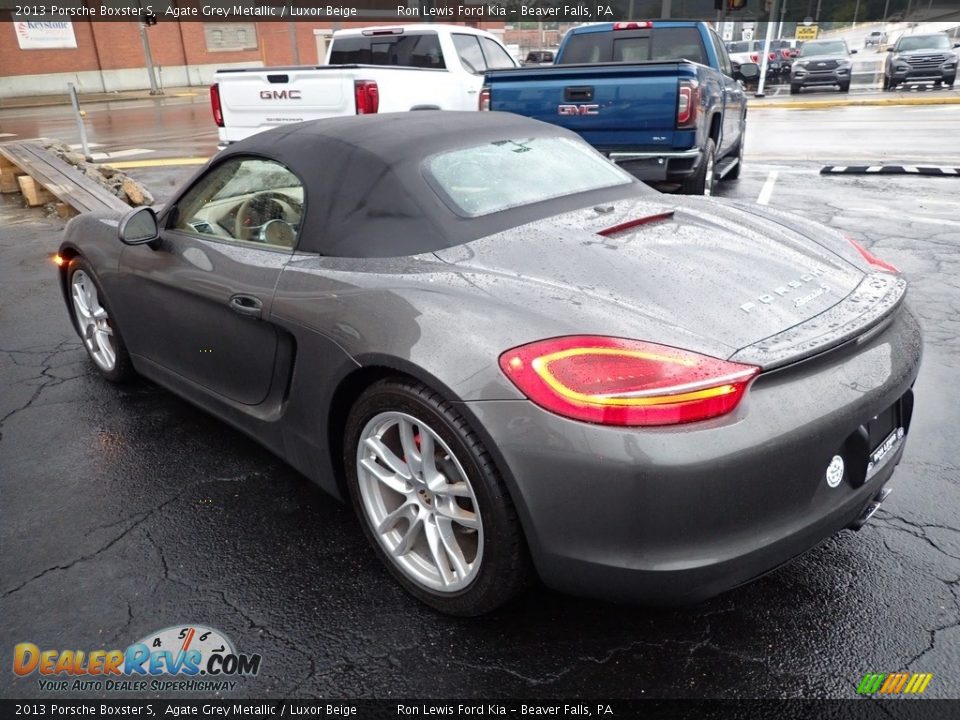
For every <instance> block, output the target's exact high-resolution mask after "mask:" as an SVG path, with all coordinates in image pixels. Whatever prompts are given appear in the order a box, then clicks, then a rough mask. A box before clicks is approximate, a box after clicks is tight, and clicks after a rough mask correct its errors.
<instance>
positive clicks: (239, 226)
mask: <svg viewBox="0 0 960 720" xmlns="http://www.w3.org/2000/svg"><path fill="white" fill-rule="evenodd" d="M177 206H178V212H177V218H176V224H175V225H174V229H175V230H179V231H181V232H185V233H189V234H190V235H196V236H198V237H205V238H210V239H216V240H225V241H232V242H236V243H255V244H258V245H266V246H270V247H275V248H284V249H292V248H293V247H294V246H295V245H296V244H297V235H298V233H299V231H300V222H301V220H302V218H303V185H302V184H301V183H300V180H298V179H297V176H296V175H294V174H293V173H292V172H290V170H289V169H287V168H286V167H285V166H283V165H281V164H280V163H278V162H274V161H273V160H265V159H263V158H256V157H246V158H245V157H237V158H231V159H229V160H227V161H225V162H223V163H221V164H220V165H218V166H217V167H215V168H214V169H213V170H211V171H210V172H209V173H207V174H206V175H204V176H203V177H202V178H200V180H198V181H197V183H196V184H195V185H194V186H193V187H192V188H190V189H189V190H188V191H187V192H186V193H185V194H184V196H183V197H182V198H181V199H180V201H179V202H178V203H177Z"/></svg>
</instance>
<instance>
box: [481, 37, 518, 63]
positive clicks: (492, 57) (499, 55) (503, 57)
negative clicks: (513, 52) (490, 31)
mask: <svg viewBox="0 0 960 720" xmlns="http://www.w3.org/2000/svg"><path fill="white" fill-rule="evenodd" d="M480 43H481V44H482V45H483V54H484V56H485V57H486V59H487V67H488V68H489V69H491V70H503V69H504V68H513V67H516V66H517V64H516V63H515V62H514V61H513V58H512V57H510V54H509V53H508V52H507V51H506V50H504V49H503V48H502V47H500V45H499V44H498V43H496V42H494V41H493V40H491V39H490V38H486V37H482V38H480Z"/></svg>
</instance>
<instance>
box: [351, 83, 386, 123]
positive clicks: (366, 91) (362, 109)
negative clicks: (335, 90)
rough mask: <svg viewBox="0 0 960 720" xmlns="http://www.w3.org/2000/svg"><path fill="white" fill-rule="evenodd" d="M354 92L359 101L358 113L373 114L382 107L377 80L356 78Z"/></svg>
mask: <svg viewBox="0 0 960 720" xmlns="http://www.w3.org/2000/svg"><path fill="white" fill-rule="evenodd" d="M353 94H354V97H355V98H356V101H357V115H373V114H375V113H376V112H377V110H379V109H380V90H379V88H377V81H376V80H355V81H354V83H353Z"/></svg>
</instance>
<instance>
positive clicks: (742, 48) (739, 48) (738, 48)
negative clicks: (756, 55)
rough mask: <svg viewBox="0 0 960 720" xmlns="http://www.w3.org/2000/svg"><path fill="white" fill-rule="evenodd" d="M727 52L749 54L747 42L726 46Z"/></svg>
mask: <svg viewBox="0 0 960 720" xmlns="http://www.w3.org/2000/svg"><path fill="white" fill-rule="evenodd" d="M727 52H729V53H731V54H733V53H745V52H750V43H748V42H734V43H730V44H729V45H727Z"/></svg>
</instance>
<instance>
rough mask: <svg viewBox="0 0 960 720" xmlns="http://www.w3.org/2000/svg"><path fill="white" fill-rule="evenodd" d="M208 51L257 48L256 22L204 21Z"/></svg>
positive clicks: (204, 33)
mask: <svg viewBox="0 0 960 720" xmlns="http://www.w3.org/2000/svg"><path fill="white" fill-rule="evenodd" d="M203 35H204V38H205V39H206V41H207V51H208V52H225V51H235V50H256V49H257V26H256V24H255V23H204V26H203Z"/></svg>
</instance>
